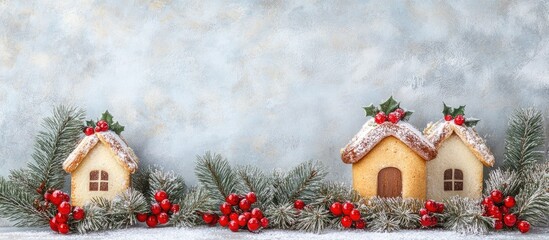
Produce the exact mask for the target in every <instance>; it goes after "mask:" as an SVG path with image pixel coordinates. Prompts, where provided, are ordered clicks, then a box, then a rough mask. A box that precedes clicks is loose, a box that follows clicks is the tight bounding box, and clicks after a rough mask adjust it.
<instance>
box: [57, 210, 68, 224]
mask: <svg viewBox="0 0 549 240" xmlns="http://www.w3.org/2000/svg"><path fill="white" fill-rule="evenodd" d="M68 220H69V216H67V215H65V214H61V213H60V212H58V213H57V214H56V215H55V221H56V222H57V223H66V222H67V221H68Z"/></svg>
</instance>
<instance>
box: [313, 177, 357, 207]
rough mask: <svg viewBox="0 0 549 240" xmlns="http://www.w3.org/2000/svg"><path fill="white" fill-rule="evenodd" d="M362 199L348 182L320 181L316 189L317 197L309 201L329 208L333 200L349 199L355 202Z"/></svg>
mask: <svg viewBox="0 0 549 240" xmlns="http://www.w3.org/2000/svg"><path fill="white" fill-rule="evenodd" d="M361 200H362V197H361V196H360V194H358V192H356V191H355V190H354V189H352V188H351V187H350V186H349V185H348V184H345V183H340V182H333V181H329V182H322V184H321V186H320V189H319V191H318V195H317V198H316V199H315V200H314V201H313V202H312V203H311V204H313V205H323V206H325V207H326V208H329V207H330V205H331V204H332V203H334V202H345V201H351V202H352V203H355V204H357V203H358V202H359V201H361Z"/></svg>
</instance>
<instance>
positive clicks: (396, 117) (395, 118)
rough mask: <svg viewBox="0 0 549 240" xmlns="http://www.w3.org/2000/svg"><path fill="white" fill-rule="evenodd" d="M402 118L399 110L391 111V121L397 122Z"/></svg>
mask: <svg viewBox="0 0 549 240" xmlns="http://www.w3.org/2000/svg"><path fill="white" fill-rule="evenodd" d="M399 120H400V114H399V113H397V112H392V113H389V122H392V123H397V122H398V121H399Z"/></svg>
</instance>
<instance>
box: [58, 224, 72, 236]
mask: <svg viewBox="0 0 549 240" xmlns="http://www.w3.org/2000/svg"><path fill="white" fill-rule="evenodd" d="M57 230H59V233H61V234H67V233H69V225H67V224H65V223H61V224H59V225H58V226H57Z"/></svg>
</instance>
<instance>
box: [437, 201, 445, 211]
mask: <svg viewBox="0 0 549 240" xmlns="http://www.w3.org/2000/svg"><path fill="white" fill-rule="evenodd" d="M442 212H444V203H437V213H442Z"/></svg>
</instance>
